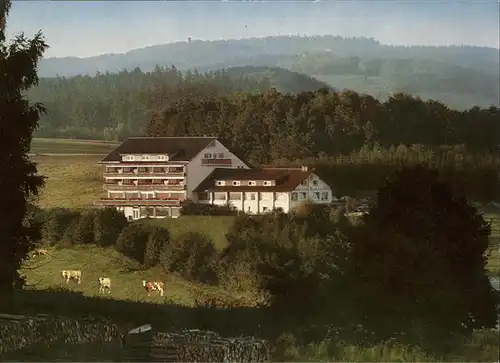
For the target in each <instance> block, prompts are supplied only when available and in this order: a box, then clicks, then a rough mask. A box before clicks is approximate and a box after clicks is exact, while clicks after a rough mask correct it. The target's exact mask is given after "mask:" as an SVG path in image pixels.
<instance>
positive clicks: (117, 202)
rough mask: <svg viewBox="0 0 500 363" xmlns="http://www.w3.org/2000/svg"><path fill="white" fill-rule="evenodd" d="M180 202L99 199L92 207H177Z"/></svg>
mask: <svg viewBox="0 0 500 363" xmlns="http://www.w3.org/2000/svg"><path fill="white" fill-rule="evenodd" d="M181 202H182V200H180V199H178V198H164V199H158V198H157V199H145V198H101V199H99V200H95V201H94V205H101V206H106V205H110V206H111V205H129V206H136V205H146V206H147V205H153V206H154V205H159V206H163V205H168V206H179V205H180V203H181Z"/></svg>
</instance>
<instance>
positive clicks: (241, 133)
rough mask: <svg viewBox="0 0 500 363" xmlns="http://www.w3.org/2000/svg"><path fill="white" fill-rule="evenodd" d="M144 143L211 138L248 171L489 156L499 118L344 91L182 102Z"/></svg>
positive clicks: (489, 112) (499, 131)
mask: <svg viewBox="0 0 500 363" xmlns="http://www.w3.org/2000/svg"><path fill="white" fill-rule="evenodd" d="M147 132H148V135H152V136H153V135H154V136H183V135H190V136H194V135H205V134H213V135H218V136H219V137H221V138H222V139H223V140H225V141H226V142H227V143H228V146H229V147H230V148H231V149H233V150H235V151H237V152H239V153H240V154H242V155H243V156H245V157H246V158H247V159H249V160H250V161H253V162H256V163H269V162H272V161H273V160H276V159H280V158H287V159H289V160H293V159H297V158H304V157H311V156H320V155H323V156H332V155H338V154H348V153H351V152H353V151H355V150H359V149H361V148H362V147H363V146H365V145H380V146H381V147H382V148H389V147H391V146H393V147H394V146H397V145H399V144H403V145H412V144H420V145H423V146H426V147H431V148H436V147H439V146H441V145H447V146H451V145H464V146H465V148H466V149H467V150H469V151H483V152H493V151H495V150H498V145H499V144H500V110H499V109H498V108H495V107H491V108H489V109H481V108H473V109H470V110H467V111H464V112H458V111H456V110H451V109H449V108H448V107H446V106H445V105H443V104H441V103H439V102H436V101H423V100H421V99H419V98H415V97H412V96H411V95H407V94H396V95H394V96H392V97H391V98H390V99H389V100H387V101H386V102H379V101H377V100H376V99H374V98H373V97H371V96H367V95H360V94H358V93H355V92H352V91H346V92H334V91H328V90H325V89H322V90H318V91H316V92H304V93H299V94H297V95H292V94H281V93H278V92H276V91H274V90H267V91H266V92H264V93H262V94H253V95H248V94H247V95H241V96H240V97H205V98H202V99H191V98H183V99H179V100H177V101H174V102H171V103H170V104H169V105H168V106H167V107H166V108H165V109H164V111H163V113H162V114H161V115H159V117H155V118H153V119H152V121H151V122H150V123H149V126H148V130H147Z"/></svg>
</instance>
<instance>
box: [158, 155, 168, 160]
mask: <svg viewBox="0 0 500 363" xmlns="http://www.w3.org/2000/svg"><path fill="white" fill-rule="evenodd" d="M165 159H166V158H165V155H160V156H158V160H161V161H164V160H165Z"/></svg>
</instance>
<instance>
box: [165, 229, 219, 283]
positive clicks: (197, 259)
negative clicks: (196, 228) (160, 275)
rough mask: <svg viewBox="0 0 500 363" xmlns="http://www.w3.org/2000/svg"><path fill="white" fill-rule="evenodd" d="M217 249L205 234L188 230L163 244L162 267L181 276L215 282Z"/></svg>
mask: <svg viewBox="0 0 500 363" xmlns="http://www.w3.org/2000/svg"><path fill="white" fill-rule="evenodd" d="M216 262H217V251H216V249H215V246H214V244H213V242H212V241H211V240H209V239H208V238H207V237H206V236H204V235H202V234H200V233H195V232H188V233H185V234H183V235H181V236H180V237H179V238H176V239H174V240H172V241H171V243H169V244H168V245H166V246H165V250H164V252H163V254H162V264H163V267H164V268H165V269H166V270H167V271H168V272H174V271H175V272H177V273H179V274H180V275H181V276H182V277H184V278H186V279H188V280H190V281H197V282H201V283H207V284H216V283H217V274H216Z"/></svg>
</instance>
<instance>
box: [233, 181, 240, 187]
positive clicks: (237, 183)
mask: <svg viewBox="0 0 500 363" xmlns="http://www.w3.org/2000/svg"><path fill="white" fill-rule="evenodd" d="M240 185H241V183H240V181H239V180H235V181H233V187H239V186H240Z"/></svg>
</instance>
